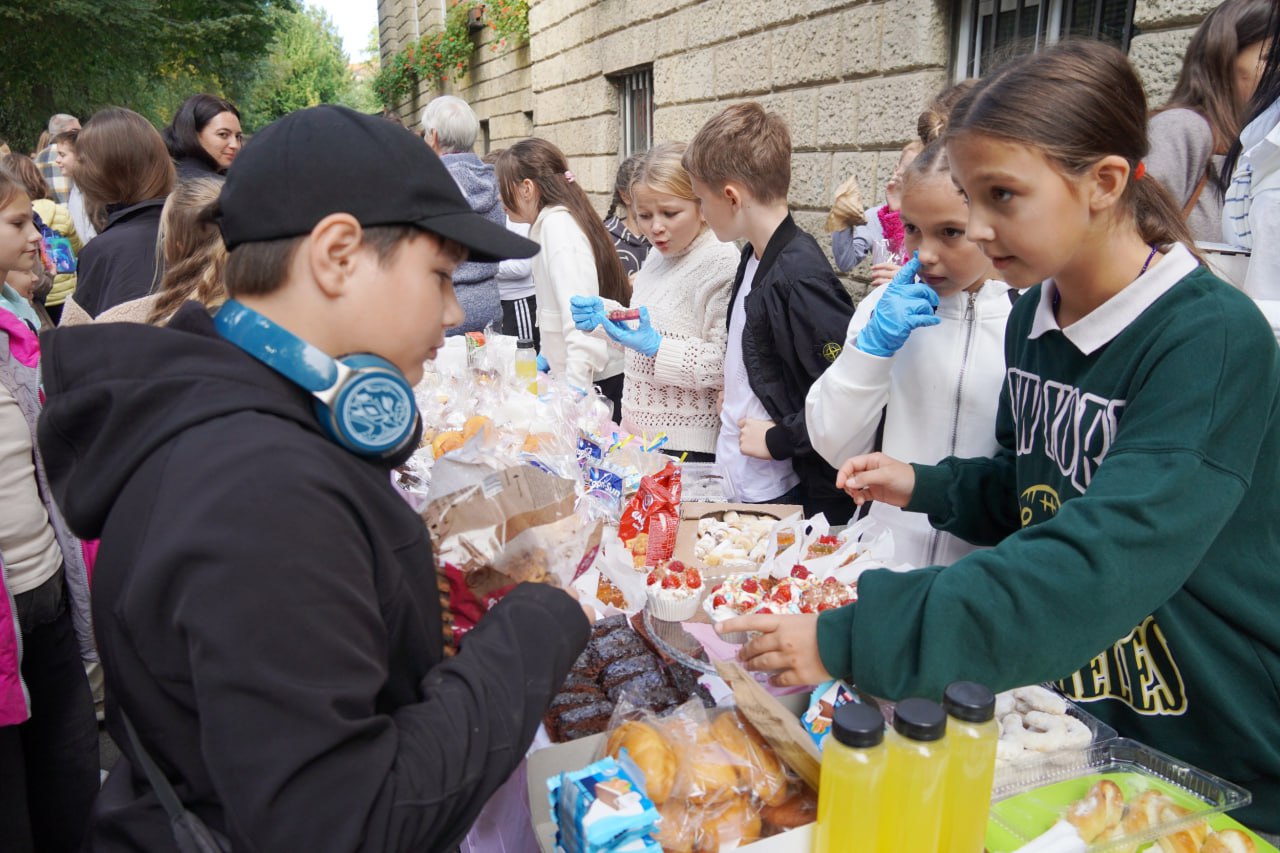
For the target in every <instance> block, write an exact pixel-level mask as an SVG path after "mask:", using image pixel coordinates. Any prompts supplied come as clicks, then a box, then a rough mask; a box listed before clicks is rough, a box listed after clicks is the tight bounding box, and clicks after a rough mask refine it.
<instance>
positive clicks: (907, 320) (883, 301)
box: [855, 254, 942, 358]
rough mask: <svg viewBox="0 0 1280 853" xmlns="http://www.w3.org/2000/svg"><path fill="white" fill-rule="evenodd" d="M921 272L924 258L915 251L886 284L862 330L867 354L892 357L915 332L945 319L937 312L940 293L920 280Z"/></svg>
mask: <svg viewBox="0 0 1280 853" xmlns="http://www.w3.org/2000/svg"><path fill="white" fill-rule="evenodd" d="M919 271H920V257H919V255H918V254H913V255H912V256H911V260H909V261H907V263H906V265H905V266H903V268H902V269H900V270H898V274H897V275H895V276H894V277H893V281H891V282H889V284H888V285H886V287H885V291H884V295H883V296H881V297H880V302H879V304H877V305H876V310H875V313H874V314H872V315H871V320H870V321H869V322H868V323H867V325H866V326H864V327H863V328H862V331H861V332H859V333H858V340H857V342H856V343H855V346H856V347H857V348H858V349H860V350H862V351H863V352H865V353H866V354H867V355H877V356H879V357H881V358H889V357H891V356H892V355H893V354H894V353H895V352H897V351H898V350H900V349H902V345H903V344H905V343H906V342H907V338H908V337H909V336H910V335H911V333H912V332H913V331H915V330H916V329H919V328H921V327H922V326H936V325H938V324H939V323H941V322H942V320H940V319H939V318H938V317H936V316H934V313H933V311H934V309H935V308H937V307H938V294H937V292H936V291H935V290H934V289H933V288H932V287H930V286H929V285H927V284H923V283H921V282H917V281H916V273H918V272H919Z"/></svg>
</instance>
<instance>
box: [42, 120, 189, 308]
mask: <svg viewBox="0 0 1280 853" xmlns="http://www.w3.org/2000/svg"><path fill="white" fill-rule="evenodd" d="M76 183H77V184H78V185H79V187H80V189H81V191H83V192H84V196H85V199H86V201H87V202H88V203H89V204H90V205H93V206H96V207H101V208H102V209H103V210H104V211H105V212H106V217H107V221H106V225H105V227H104V228H103V229H102V230H101V232H100V233H99V234H98V236H97V237H95V238H94V239H93V240H92V241H91V242H90V243H89V244H88V245H86V246H85V247H84V251H82V252H81V253H80V264H79V270H78V276H79V280H78V283H77V284H76V292H75V294H74V295H72V296H71V297H69V298H68V299H67V302H66V307H65V308H64V309H63V313H62V320H61V321H60V325H67V326H69V325H74V324H76V323H84V322H87V321H88V320H90V319H92V318H94V317H97V316H98V315H99V314H101V313H102V312H103V311H106V310H107V309H108V308H113V307H115V306H116V305H119V304H120V303H122V302H128V301H129V300H130V299H137V298H138V297H139V296H146V295H147V294H148V293H150V292H151V285H152V283H153V282H154V281H155V278H156V234H157V232H158V231H159V228H160V209H161V208H162V207H163V206H164V199H165V196H167V195H168V194H169V192H170V190H172V189H173V184H174V168H173V162H172V161H171V160H170V159H169V152H168V150H167V149H166V148H165V144H164V140H163V139H161V138H160V133H159V131H157V130H156V129H155V128H154V127H152V126H151V123H150V122H148V121H147V120H146V119H145V118H143V117H142V116H140V115H138V114H137V113H135V112H134V111H133V110H126V109H124V108H122V107H109V108H107V109H105V110H100V111H98V112H96V113H94V115H93V118H91V119H89V121H87V122H85V125H84V128H83V129H82V130H81V131H80V136H79V137H77V139H76Z"/></svg>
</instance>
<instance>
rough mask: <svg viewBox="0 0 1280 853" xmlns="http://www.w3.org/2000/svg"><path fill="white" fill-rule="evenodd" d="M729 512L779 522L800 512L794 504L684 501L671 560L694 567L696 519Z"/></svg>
mask: <svg viewBox="0 0 1280 853" xmlns="http://www.w3.org/2000/svg"><path fill="white" fill-rule="evenodd" d="M730 510H733V511H735V512H741V513H744V514H747V515H772V516H776V517H777V518H778V519H779V520H781V519H784V518H787V517H789V516H792V515H795V514H796V513H797V512H800V510H801V508H800V507H799V506H796V505H794V504H732V503H690V502H689V501H685V502H684V503H682V504H681V505H680V526H679V527H678V528H676V547H675V551H674V552H673V553H672V554H671V557H672V559H675V560H680V561H681V562H683V563H685V564H687V565H690V566H696V565H697V564H698V558H697V557H695V556H694V555H693V546H694V545H696V544H697V543H698V519H700V518H702V517H703V516H707V515H714V514H716V513H720V512H728V511H730ZM713 576H714V575H713Z"/></svg>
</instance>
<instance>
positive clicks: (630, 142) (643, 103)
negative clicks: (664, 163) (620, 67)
mask: <svg viewBox="0 0 1280 853" xmlns="http://www.w3.org/2000/svg"><path fill="white" fill-rule="evenodd" d="M610 79H611V80H612V81H613V84H614V85H615V86H617V87H618V129H619V134H620V136H621V139H619V145H618V153H619V154H621V155H622V156H623V157H630V156H631V155H632V154H634V153H636V152H637V151H648V150H649V149H650V148H651V147H653V67H652V66H650V67H648V68H637V69H634V70H632V71H628V72H626V73H624V74H618V75H615V76H612V77H610Z"/></svg>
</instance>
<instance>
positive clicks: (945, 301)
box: [805, 144, 1017, 567]
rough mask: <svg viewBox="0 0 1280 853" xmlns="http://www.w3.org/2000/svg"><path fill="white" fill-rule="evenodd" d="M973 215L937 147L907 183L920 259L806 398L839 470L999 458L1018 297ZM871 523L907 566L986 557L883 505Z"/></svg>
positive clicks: (905, 199)
mask: <svg viewBox="0 0 1280 853" xmlns="http://www.w3.org/2000/svg"><path fill="white" fill-rule="evenodd" d="M967 219H968V210H967V208H966V206H965V200H964V196H963V195H961V193H960V192H959V191H958V190H957V189H956V187H955V185H954V184H953V183H952V182H951V175H950V172H949V170H948V168H947V162H946V152H945V149H943V148H942V147H941V146H939V145H937V144H935V145H931V146H930V147H929V148H926V149H925V150H924V152H922V153H921V154H920V156H918V157H917V158H916V159H915V161H914V162H913V163H912V164H911V165H910V167H908V169H907V171H906V173H905V175H904V181H903V193H902V221H903V226H904V229H905V231H906V249H907V251H910V252H915V253H916V258H915V259H914V260H913V261H912V262H910V263H908V264H907V265H906V266H904V267H903V268H902V270H901V271H899V274H898V276H897V277H896V278H895V279H894V280H893V281H892V282H890V283H889V284H887V285H884V286H883V287H879V288H877V289H876V290H873V291H872V292H871V293H870V294H868V295H867V297H866V298H865V299H864V300H863V301H862V302H861V303H860V304H859V305H858V309H857V311H856V312H855V313H854V315H853V319H852V320H851V321H850V323H849V331H848V334H847V336H846V345H845V347H844V350H843V351H842V352H841V354H840V356H839V357H838V358H837V359H836V361H835V363H834V364H832V365H831V367H830V368H828V369H827V371H826V372H825V373H824V374H823V375H822V376H821V378H819V379H818V381H817V382H815V383H814V384H813V387H812V388H810V389H809V395H808V397H807V398H806V401H805V419H806V423H807V424H808V429H809V440H810V441H811V442H812V443H813V446H814V448H815V449H816V450H817V451H818V452H819V453H820V454H822V456H823V458H825V459H826V460H827V461H828V462H829V463H831V464H832V465H833V466H834V467H836V468H839V467H840V466H841V465H842V464H843V463H844V461H845V460H846V459H848V458H849V457H851V456H856V455H858V454H861V453H869V452H871V451H872V450H874V449H880V450H883V451H884V452H885V453H887V454H889V455H890V456H892V457H894V458H895V459H902V460H906V461H911V462H919V463H924V464H933V463H936V462H938V461H939V460H940V459H943V458H944V457H947V456H984V457H986V456H991V455H994V453H995V451H996V437H995V420H996V404H997V401H998V399H999V396H1000V388H1001V386H1002V384H1003V382H1004V328H1005V323H1006V321H1007V320H1008V318H1009V311H1010V309H1011V308H1012V305H1013V300H1014V299H1016V297H1017V291H1013V290H1011V288H1010V287H1009V285H1007V284H1005V283H1004V282H1002V281H998V280H995V278H994V276H995V269H994V267H993V266H992V264H991V261H990V260H989V259H988V258H987V257H986V256H985V255H983V254H982V250H981V249H979V248H978V246H977V245H976V244H975V243H971V242H969V241H968V240H967V239H966V238H965V224H966V221H967ZM917 276H918V278H919V281H916V280H915V279H916V278H917ZM878 435H882V439H881V442H880V446H879V447H878V448H877V446H876V444H877V436H878ZM870 515H871V517H873V518H875V519H877V520H878V521H880V522H881V523H882V524H884V525H885V526H886V527H888V528H889V529H890V530H891V531H892V532H893V535H894V546H895V547H894V555H895V558H896V560H897V561H899V562H902V563H907V564H910V565H911V566H915V567H919V566H936V565H949V564H950V563H953V562H955V561H956V560H957V559H959V558H960V557H962V556H964V555H965V554H967V553H969V552H970V551H973V550H975V546H973V545H970V544H968V543H967V542H964V541H962V540H960V539H957V538H955V537H954V536H951V535H950V534H947V533H941V532H939V531H936V530H934V529H933V528H932V527H931V526H930V525H929V520H928V517H927V516H925V515H922V514H918V513H909V512H905V511H903V510H901V509H898V508H897V507H893V506H889V505H887V504H880V503H875V504H872V505H871V510H870Z"/></svg>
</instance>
